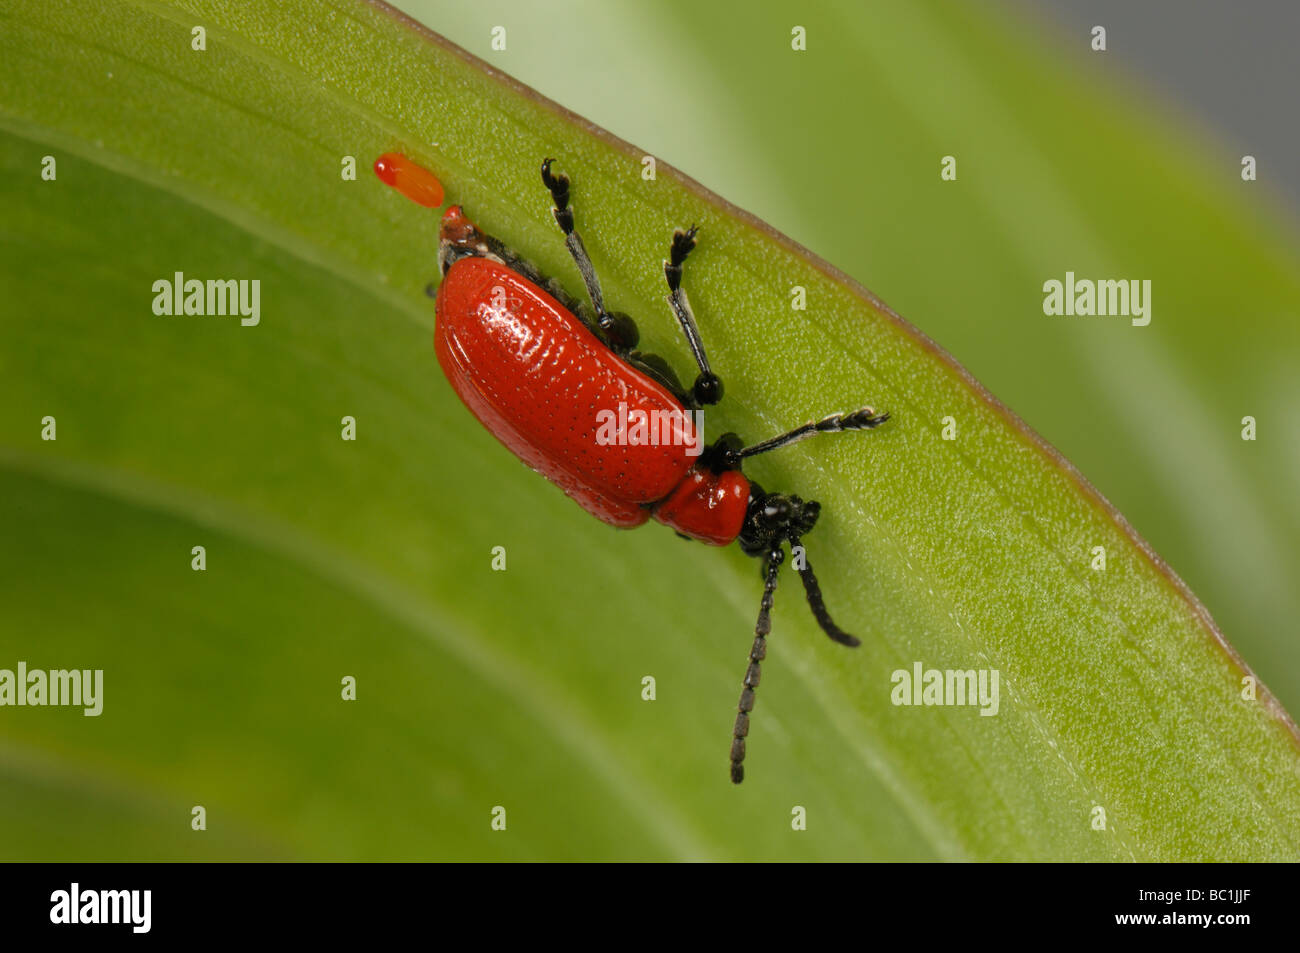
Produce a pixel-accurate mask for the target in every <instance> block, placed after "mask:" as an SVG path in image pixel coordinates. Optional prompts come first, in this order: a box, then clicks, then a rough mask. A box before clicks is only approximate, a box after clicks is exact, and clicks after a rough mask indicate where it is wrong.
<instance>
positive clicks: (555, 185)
mask: <svg viewBox="0 0 1300 953" xmlns="http://www.w3.org/2000/svg"><path fill="white" fill-rule="evenodd" d="M554 161H555V160H554V159H546V160H545V161H544V162H542V183H543V184H544V185H545V186H546V188H547V189H548V190H549V191H550V193H551V200H552V201H553V202H555V206H554V207H553V208H552V209H551V213H552V214H553V215H554V216H555V224H557V225H559V226H560V231H562V232H564V246H565V247H566V248H568V249H569V254H570V255H572V256H573V261H574V263H575V264H576V265H577V266H578V272H579V273H580V274H581V275H582V283H583V284H584V285H586V286H587V296H588V297H589V298H591V306H592V308H593V309H595V312H596V324H597V326H598V327H599V329H600V331H601V333H602V334H603V335H604V337H605V342H606V343H607V344H609V345H610V346H611V347H613V348H614V349H615V350H616V351H618V352H620V353H622V352H624V351H626V350H627V349H628V348H631V347H635V346H636V343H637V340H638V339H639V338H640V336H641V335H640V331H638V329H637V326H636V323H635V322H634V321H633V320H632V319H631V318H630V317H628V316H627V315H626V314H622V313H618V314H615V313H612V312H609V311H606V310H605V296H604V294H602V293H601V290H600V279H599V278H597V277H596V266H595V265H593V264H592V263H591V256H590V255H588V254H587V246H585V245H584V244H582V236H581V235H579V234H578V232H577V229H576V228H574V225H573V209H572V208H570V207H569V177H568V176H567V175H565V174H564V173H563V172H561V173H559V174H556V173H553V172H551V163H553V162H554Z"/></svg>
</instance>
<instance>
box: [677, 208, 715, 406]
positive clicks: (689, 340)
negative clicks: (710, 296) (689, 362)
mask: <svg viewBox="0 0 1300 953" xmlns="http://www.w3.org/2000/svg"><path fill="white" fill-rule="evenodd" d="M698 231H699V228H698V226H695V225H692V226H691V227H690V228H688V229H686V230H684V231H683V230H682V229H680V228H679V229H677V230H676V231H675V232H673V241H672V244H671V245H670V246H669V247H668V260H667V261H665V262H664V278H666V279H667V280H668V306H669V307H670V308H672V309H673V314H675V315H676V316H677V323H678V324H680V325H681V327H682V334H684V335H686V345H687V347H689V348H690V349H691V356H692V357H693V358H695V363H696V365H697V366H698V367H699V369H700V374H699V376H698V377H696V378H695V384H694V385H693V386H692V387H691V396H692V397H693V398H694V399H695V403H696V404H698V405H700V406H701V407H706V406H709V405H711V404H716V403H717V402H718V401H720V400H722V393H723V387H722V378H720V377H718V375H717V374H715V373H713V370H712V369H711V368H710V367H709V357H708V355H707V354H705V353H704V341H703V339H702V338H701V337H700V329H699V328H698V327H697V326H696V324H695V314H694V312H692V311H691V303H690V301H688V300H687V298H686V291H685V289H683V288H682V263H683V262H685V261H686V256H687V255H689V254H690V253H691V250H692V249H693V248H694V247H695V235H696V233H697V232H698Z"/></svg>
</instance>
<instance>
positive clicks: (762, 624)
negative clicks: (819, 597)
mask: <svg viewBox="0 0 1300 953" xmlns="http://www.w3.org/2000/svg"><path fill="white" fill-rule="evenodd" d="M784 560H785V553H784V552H782V551H781V544H780V543H779V542H778V543H776V544H775V545H774V546H773V547H772V549H771V551H769V552H768V554H767V581H766V582H765V583H764V584H763V601H762V602H761V603H760V604H759V607H758V622H757V624H756V625H755V626H754V647H753V648H751V649H750V650H749V668H747V669H746V670H745V683H744V687H743V688H742V689H741V690H740V702H739V704H737V706H736V709H737V710H736V727H735V729H734V730H733V731H732V736H731V782H732V783H733V784H739V783H740V782H741V781H743V780H745V738H746V736H747V735H748V734H749V713H750V712H751V711H753V710H754V690H755V689H756V688H758V682H759V679H760V678H761V677H762V674H763V672H762V668H761V666H762V662H763V659H764V658H766V657H767V636H768V633H770V632H771V631H772V602H773V600H774V599H775V597H776V577H777V574H778V573H779V572H780V571H781V563H782V562H783V561H784Z"/></svg>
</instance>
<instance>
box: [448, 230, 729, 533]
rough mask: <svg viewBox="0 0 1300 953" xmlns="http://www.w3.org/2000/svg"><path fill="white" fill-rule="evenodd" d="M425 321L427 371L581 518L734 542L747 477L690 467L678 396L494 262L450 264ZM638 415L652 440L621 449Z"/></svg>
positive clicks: (690, 427) (693, 436) (689, 438)
mask: <svg viewBox="0 0 1300 953" xmlns="http://www.w3.org/2000/svg"><path fill="white" fill-rule="evenodd" d="M436 318H437V320H436V325H435V331H434V347H435V350H436V351H437V355H438V363H439V364H441V365H442V369H443V372H444V373H445V374H446V375H447V379H448V380H449V381H450V382H451V386H452V388H453V389H454V390H455V391H456V393H457V395H459V397H460V399H461V400H462V401H463V402H464V404H465V406H466V407H468V408H469V409H470V411H471V412H472V413H473V414H474V416H475V417H477V418H478V420H479V421H480V422H481V423H482V424H483V426H484V427H486V428H487V429H488V430H489V431H490V432H491V433H492V434H493V435H494V436H495V437H496V438H497V439H498V440H500V441H501V443H503V444H504V445H505V446H506V447H507V448H508V449H510V450H511V451H512V452H513V453H514V454H515V455H516V456H517V457H519V458H520V459H521V460H523V462H524V463H526V464H527V465H528V466H530V467H532V468H533V469H534V470H536V471H537V472H538V473H541V474H542V475H543V476H545V477H546V478H547V479H549V480H550V481H551V482H553V483H555V484H556V485H557V486H559V487H560V489H562V490H563V491H564V492H565V493H567V494H568V495H569V496H570V497H571V498H572V499H573V500H575V501H576V502H577V503H578V504H579V505H580V506H582V507H583V509H585V510H587V512H589V513H591V514H592V515H593V516H595V517H597V518H598V519H601V520H603V521H604V522H606V523H609V524H610V525H612V526H617V527H622V528H630V527H634V526H639V525H641V524H642V523H644V522H645V521H646V520H647V519H649V518H650V517H651V516H652V515H653V516H654V517H655V518H656V519H658V520H659V521H660V522H662V523H665V524H667V525H668V526H670V527H672V528H673V529H675V530H677V531H678V532H680V533H683V534H685V535H687V536H690V537H692V538H694V539H699V540H701V541H703V542H708V543H713V544H715V545H725V544H726V543H729V542H731V541H732V540H734V539H735V538H736V536H737V535H739V533H740V529H741V525H742V523H743V522H744V518H745V509H746V506H747V504H748V501H749V481H748V480H746V479H745V477H744V476H743V475H742V474H741V473H739V472H735V471H731V472H726V473H722V474H714V473H712V472H711V471H709V470H706V469H704V468H701V467H696V466H695V465H694V464H695V461H696V459H697V458H696V457H694V456H692V455H691V454H690V453H688V448H690V447H691V446H696V447H698V442H697V441H698V440H699V434H698V433H697V432H696V428H695V422H694V420H693V419H692V417H691V416H690V414H689V412H688V411H687V410H686V409H685V408H684V407H683V406H682V404H681V403H680V402H679V401H678V399H677V398H676V397H675V396H674V395H673V394H672V393H671V392H670V391H668V390H667V388H665V387H664V386H663V385H661V384H659V383H658V382H657V381H655V380H653V379H651V378H650V377H649V376H647V375H646V374H644V373H642V372H641V371H639V370H637V369H636V368H634V367H631V366H630V365H628V364H627V363H625V362H624V361H623V360H621V359H620V358H619V357H618V356H617V355H616V354H614V352H613V351H611V350H610V349H609V348H608V347H607V346H606V345H605V344H603V343H602V342H601V341H600V340H599V339H598V338H597V337H596V336H595V334H593V333H592V332H591V331H590V330H589V329H588V328H587V326H586V325H585V324H583V323H582V321H581V320H579V319H578V318H577V316H575V315H574V314H573V313H572V312H570V311H569V310H568V309H567V308H565V307H564V306H563V305H562V304H560V302H558V301H556V300H555V298H554V297H553V296H551V295H550V294H548V293H547V292H546V291H545V290H543V289H542V288H540V287H538V286H537V285H535V284H534V283H532V282H531V281H529V280H528V279H526V278H525V277H523V276H522V275H520V274H518V273H517V272H515V271H513V270H511V269H510V268H508V267H506V266H505V265H503V264H501V263H499V262H496V261H493V260H491V259H488V258H481V257H477V256H470V257H465V258H461V259H458V260H457V261H456V262H454V263H453V264H452V266H451V268H450V269H448V271H447V274H446V275H445V276H444V277H443V281H442V284H441V285H440V286H439V288H438V297H437V304H436ZM620 412H621V414H622V416H621V417H620ZM640 413H644V414H646V417H645V418H639V416H638V415H639V414H640ZM638 419H643V420H646V421H655V422H656V432H657V433H658V435H659V439H658V440H657V441H656V442H655V443H652V444H649V445H647V444H644V443H642V444H639V445H637V444H632V443H630V441H629V439H628V437H629V430H628V429H627V422H628V421H633V422H635V421H637V420H638ZM611 420H613V421H620V420H621V421H622V422H623V426H619V425H618V424H616V423H615V424H611ZM611 433H614V434H615V439H613V440H611V439H609V437H610V435H611Z"/></svg>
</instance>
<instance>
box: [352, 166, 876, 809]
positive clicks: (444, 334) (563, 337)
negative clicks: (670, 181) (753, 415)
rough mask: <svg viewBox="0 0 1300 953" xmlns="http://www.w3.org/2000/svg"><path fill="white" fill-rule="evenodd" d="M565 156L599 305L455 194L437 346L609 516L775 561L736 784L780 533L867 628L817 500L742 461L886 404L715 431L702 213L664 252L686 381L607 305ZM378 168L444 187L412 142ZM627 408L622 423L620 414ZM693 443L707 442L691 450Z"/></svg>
mask: <svg viewBox="0 0 1300 953" xmlns="http://www.w3.org/2000/svg"><path fill="white" fill-rule="evenodd" d="M553 162H554V160H553V159H547V160H546V161H544V162H543V163H542V182H543V184H544V185H545V186H546V188H547V189H548V190H549V191H550V193H551V198H552V200H553V202H554V206H553V208H552V209H551V211H552V213H553V215H554V216H555V221H556V224H558V225H559V227H560V230H561V232H563V234H564V242H565V245H566V246H567V247H568V249H569V253H570V255H572V257H573V260H574V262H575V263H576V264H577V266H578V271H579V273H580V274H581V275H582V280H583V283H584V284H585V285H586V290H587V296H588V298H589V299H590V307H588V306H587V305H586V304H583V303H579V302H578V301H576V300H575V299H573V298H572V297H570V296H569V295H568V293H567V292H565V290H564V289H563V288H562V287H561V286H560V284H559V282H558V281H556V280H555V279H552V278H547V277H546V276H544V275H542V274H541V273H540V272H539V271H538V270H537V268H536V267H535V266H534V265H532V264H531V263H530V262H527V261H525V260H524V259H522V258H521V257H520V256H519V255H518V254H516V253H515V252H514V251H512V250H511V249H510V248H508V247H507V246H506V245H505V244H504V243H502V242H501V241H499V240H498V239H496V238H494V237H492V236H491V235H488V234H486V233H485V232H483V231H481V230H480V229H479V228H478V227H477V226H476V225H475V224H474V223H473V222H472V221H470V219H469V218H467V217H466V215H465V213H464V211H463V210H462V209H461V207H460V206H459V205H453V206H452V207H451V208H449V209H448V210H447V211H446V213H445V214H444V215H443V218H442V227H441V231H440V235H439V242H438V264H439V267H440V269H441V271H442V276H443V278H442V283H441V285H440V286H439V287H438V290H437V303H436V305H435V317H436V323H435V330H434V346H435V350H436V352H437V355H438V362H439V364H441V365H442V369H443V372H444V373H445V374H446V375H447V379H448V380H449V381H450V382H451V385H452V388H453V389H454V390H455V391H456V393H457V395H458V396H459V397H460V399H461V400H462V401H463V402H464V404H465V406H466V407H468V408H469V410H470V411H471V413H473V414H474V416H475V417H477V418H478V420H479V421H480V422H481V423H482V424H483V426H485V427H486V428H487V429H488V430H489V431H491V432H492V434H493V435H494V436H495V437H496V438H497V439H498V440H500V441H501V442H502V443H503V444H505V446H506V447H507V448H509V449H510V450H511V451H513V452H514V454H515V455H516V456H517V457H519V458H520V459H521V460H522V461H523V462H524V463H526V464H527V465H528V466H530V467H532V468H533V469H534V470H536V471H537V472H539V473H541V474H542V475H543V476H545V477H546V478H547V479H549V480H551V481H552V482H553V483H555V484H556V485H558V486H559V487H560V489H562V490H563V491H564V492H565V493H566V494H568V495H569V496H570V497H571V498H572V499H573V500H574V501H575V502H577V503H578V504H579V505H580V506H581V507H582V508H583V509H585V510H586V511H587V512H589V513H590V514H591V515H593V516H595V517H596V518H597V519H600V520H603V521H604V522H606V523H609V524H610V525H612V526H616V527H620V528H631V527H635V526H640V525H641V524H642V523H644V522H646V521H647V520H649V519H650V518H651V517H653V518H654V519H656V520H658V521H659V522H661V523H664V524H666V525H667V526H669V527H671V528H672V529H674V530H676V532H677V533H678V535H680V536H683V537H686V538H689V539H696V540H700V541H702V542H705V543H710V544H713V545H717V546H723V545H727V544H729V543H731V542H739V544H740V547H741V549H742V550H743V551H744V552H745V553H747V554H748V555H750V556H755V557H757V558H759V559H762V560H763V561H764V577H765V584H764V587H763V597H762V601H761V603H760V607H759V613H758V623H757V625H756V626H755V629H754V632H755V638H754V645H753V648H752V649H751V650H750V653H749V667H748V669H747V670H746V672H745V680H744V687H743V689H742V691H741V695H740V703H739V705H738V711H737V715H736V724H735V728H734V731H733V733H732V744H731V780H732V781H733V782H735V783H737V784H739V783H740V782H741V781H742V780H743V779H744V776H745V769H744V760H745V738H746V736H747V735H748V734H749V713H750V712H751V711H752V710H753V707H754V690H755V689H756V688H757V687H758V683H759V677H760V674H761V673H760V664H761V662H762V661H763V658H764V657H765V655H766V654H767V641H766V640H767V636H768V634H769V632H770V631H771V618H770V615H771V611H772V600H773V597H774V594H775V592H776V582H777V574H778V571H779V570H780V567H781V564H782V563H783V562H784V561H785V553H784V550H783V548H782V547H783V545H784V544H786V543H788V544H789V545H790V546H791V547H792V549H793V548H795V547H798V548H799V549H800V555H801V557H802V558H798V559H796V560H795V569H796V571H797V572H798V573H799V577H800V579H801V580H802V581H803V586H804V591H805V593H806V595H807V599H808V605H809V607H810V608H811V609H812V613H813V616H814V618H816V620H817V622H818V624H819V625H820V626H821V628H822V630H823V631H824V632H825V633H826V634H827V635H828V636H830V637H831V638H832V639H833V640H834V641H836V642H839V643H840V644H841V645H848V646H856V645H858V644H860V643H859V641H858V639H856V638H854V637H853V636H851V635H849V634H848V633H846V632H844V631H843V630H842V629H840V628H839V626H837V625H836V624H835V622H834V621H833V620H832V619H831V616H830V613H829V612H828V611H827V609H826V604H825V601H824V600H823V599H822V593H821V588H820V587H819V586H818V584H817V577H816V576H815V575H813V569H812V565H811V563H809V562H808V561H807V559H806V555H804V553H803V551H802V543H801V538H802V536H803V535H804V534H805V533H807V532H808V531H810V530H811V529H812V528H813V526H814V524H815V523H816V522H817V517H818V515H819V513H820V511H821V505H820V504H819V503H817V502H816V501H813V500H803V499H801V498H800V497H798V496H795V495H793V494H781V493H768V492H766V491H764V490H763V488H762V487H760V486H759V485H758V484H756V483H752V482H751V481H749V480H748V479H747V478H746V477H745V475H744V474H743V473H742V472H741V465H742V463H743V462H744V461H745V459H746V458H748V457H752V456H755V455H757V454H760V453H766V452H768V451H769V450H776V449H778V448H780V447H787V446H789V445H790V444H792V443H796V442H797V441H799V440H803V439H805V438H806V437H811V436H813V435H814V434H819V433H837V432H840V431H845V430H867V429H870V428H873V427H877V426H879V425H880V424H882V423H884V422H885V421H886V420H888V419H889V414H887V413H877V412H876V411H875V410H873V409H872V408H870V407H863V408H862V409H861V410H855V411H853V412H851V413H847V414H832V415H831V416H829V417H826V418H824V419H822V420H820V421H817V422H813V423H807V424H804V425H803V426H801V427H796V428H794V429H793V430H790V431H788V432H787V433H783V434H780V435H779V436H776V437H773V438H771V439H769V440H765V441H763V442H762V443H758V444H754V445H752V446H748V447H746V446H745V445H744V444H743V442H742V441H741V440H740V438H739V437H737V436H736V435H735V434H732V433H727V434H723V435H722V436H720V437H719V438H718V439H717V440H716V441H715V442H714V443H712V444H710V445H708V446H707V447H704V446H703V445H702V443H701V440H700V435H699V432H698V431H699V426H698V423H697V421H698V419H699V418H698V413H697V412H698V411H700V410H701V409H702V408H703V407H705V406H708V405H712V404H716V403H718V401H719V400H721V399H722V393H723V388H722V381H721V380H720V379H719V377H718V375H717V374H715V373H714V372H713V371H712V370H711V369H710V367H709V361H708V358H707V356H706V355H705V352H704V344H703V342H702V341H701V339H700V332H699V330H698V328H697V327H696V324H695V318H694V315H693V314H692V312H691V307H690V304H689V303H688V302H687V299H686V292H685V291H684V290H683V289H682V287H681V281H682V264H683V262H685V260H686V257H687V255H688V254H690V252H691V250H692V249H693V248H694V247H695V236H696V231H697V230H696V228H695V227H694V226H692V227H691V228H689V229H686V230H685V231H683V230H681V229H678V230H677V231H675V232H674V233H673V238H672V244H671V245H670V247H669V251H668V260H667V261H665V262H664V276H665V278H666V279H667V282H668V298H667V300H668V305H669V307H670V308H671V309H672V311H673V313H674V314H675V315H676V317H677V321H678V323H679V324H680V325H681V328H682V332H683V333H684V334H685V336H686V343H687V345H688V346H689V348H690V351H691V354H692V355H693V356H694V358H695V363H696V364H697V366H698V368H699V374H698V376H697V377H696V378H695V381H694V383H693V384H692V385H691V386H690V387H689V388H688V387H684V386H682V384H681V383H680V381H679V379H678V377H677V375H676V374H675V373H674V372H673V370H672V368H671V367H670V366H669V365H668V363H667V362H666V361H665V360H664V359H663V358H661V357H659V356H657V355H654V354H646V353H643V352H641V351H638V350H636V345H637V341H638V339H639V332H638V330H637V326H636V323H635V322H634V321H633V320H632V318H631V317H629V316H628V315H626V314H622V313H620V312H615V311H609V310H607V309H606V307H605V301H604V296H603V294H602V293H601V288H600V282H599V281H598V280H597V278H596V271H595V268H594V267H593V266H592V263H591V259H590V258H589V257H588V256H587V251H586V248H585V247H584V246H583V244H582V238H581V237H580V236H579V235H578V232H577V231H576V230H575V228H574V220H573V209H572V208H571V207H570V205H569V179H568V177H567V176H565V175H563V174H556V173H554V172H552V171H551V166H552V164H553ZM381 163H382V164H383V168H381ZM415 170H418V172H417V171H415ZM376 172H377V173H378V174H379V176H380V178H381V179H383V181H385V182H387V183H388V184H389V185H393V186H394V187H395V188H397V189H398V190H399V191H401V192H403V194H406V195H407V196H408V197H410V198H412V199H414V200H415V201H418V202H420V203H421V204H428V199H429V198H430V196H432V195H434V194H437V195H438V196H439V197H441V187H440V186H439V187H438V188H437V189H436V190H435V189H434V188H433V187H431V186H430V185H429V180H430V179H432V178H433V177H432V175H431V174H429V173H427V172H425V171H424V170H423V169H419V167H418V166H415V165H414V163H411V162H410V160H408V159H405V157H402V156H396V155H393V154H391V153H390V154H387V155H385V156H383V157H381V159H380V160H379V161H378V162H376ZM420 173H423V174H420ZM425 176H427V177H428V178H425ZM434 181H435V182H436V180H434ZM615 419H616V420H617V421H618V426H613V425H612V421H613V420H615ZM602 420H603V421H604V423H602ZM651 421H654V422H657V423H658V427H657V428H656V426H654V425H653V424H650V422H651ZM643 423H644V424H645V426H643V427H642V431H643V432H642V433H641V434H640V437H641V438H651V437H655V436H657V437H658V438H659V439H636V440H632V439H629V438H630V437H631V436H634V435H635V432H636V430H637V425H638V424H643ZM693 448H700V449H698V450H697V451H696V452H695V453H694V454H692V452H691V451H692V449H693Z"/></svg>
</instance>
